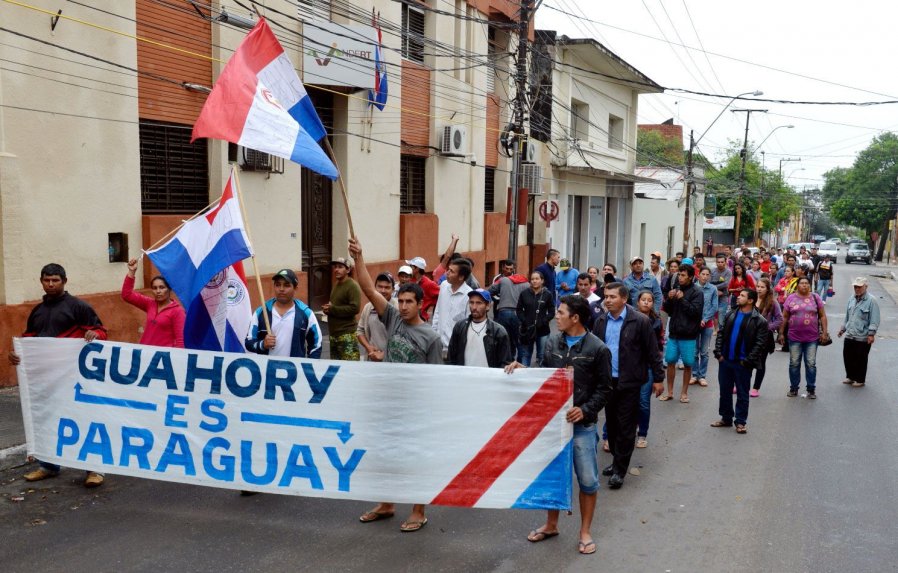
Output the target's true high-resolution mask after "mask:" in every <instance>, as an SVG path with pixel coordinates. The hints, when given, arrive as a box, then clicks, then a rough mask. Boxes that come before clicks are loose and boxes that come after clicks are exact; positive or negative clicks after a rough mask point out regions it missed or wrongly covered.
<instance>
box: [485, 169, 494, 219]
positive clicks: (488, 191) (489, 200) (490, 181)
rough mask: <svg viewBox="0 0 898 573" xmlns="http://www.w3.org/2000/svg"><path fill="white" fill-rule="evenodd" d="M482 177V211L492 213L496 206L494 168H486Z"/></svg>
mask: <svg viewBox="0 0 898 573" xmlns="http://www.w3.org/2000/svg"><path fill="white" fill-rule="evenodd" d="M484 171H485V173H484V175H483V210H484V212H486V213H492V212H493V211H494V210H495V208H496V207H495V205H496V168H495V167H487V168H486V169H485V170H484Z"/></svg>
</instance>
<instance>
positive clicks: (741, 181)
mask: <svg viewBox="0 0 898 573" xmlns="http://www.w3.org/2000/svg"><path fill="white" fill-rule="evenodd" d="M730 111H732V112H733V113H738V112H744V113H745V139H744V140H743V142H742V169H741V170H740V171H739V195H738V197H737V199H736V229H735V230H736V233H735V237H734V239H735V241H736V244H737V245H738V244H739V227H740V224H741V223H742V195H744V194H745V161H746V160H747V159H748V122H749V121H750V120H751V114H752V112H760V113H767V110H766V109H731V110H730Z"/></svg>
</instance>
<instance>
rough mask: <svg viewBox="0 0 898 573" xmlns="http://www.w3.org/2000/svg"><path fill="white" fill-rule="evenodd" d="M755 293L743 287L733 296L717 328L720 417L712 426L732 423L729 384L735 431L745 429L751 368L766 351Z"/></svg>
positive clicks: (763, 327) (724, 426)
mask: <svg viewBox="0 0 898 573" xmlns="http://www.w3.org/2000/svg"><path fill="white" fill-rule="evenodd" d="M757 300H758V293H757V291H754V290H749V289H745V290H743V291H742V292H740V293H739V296H737V297H736V306H737V308H735V309H734V310H732V311H731V312H730V313H729V314H727V316H726V318H725V319H724V320H723V324H721V325H720V329H719V330H718V331H717V342H716V343H715V345H714V357H715V358H717V360H718V362H720V368H719V369H718V374H717V379H718V380H719V383H720V408H719V412H720V419H719V420H717V421H716V422H713V423H712V424H711V427H712V428H729V427H731V426H732V425H733V418H734V412H733V386H735V387H736V411H735V421H736V432H737V433H739V434H744V433H746V432H747V431H748V429H747V428H746V427H745V424H746V423H747V422H748V402H749V400H748V391H749V388H750V386H751V371H752V368H757V367H758V366H760V365H761V362H762V360H763V354H764V353H765V352H767V349H766V346H767V321H766V320H764V317H762V316H761V315H760V313H759V312H758V310H757V309H756V308H755V302H757Z"/></svg>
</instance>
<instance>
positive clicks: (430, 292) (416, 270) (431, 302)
mask: <svg viewBox="0 0 898 573" xmlns="http://www.w3.org/2000/svg"><path fill="white" fill-rule="evenodd" d="M405 264H407V265H408V266H410V267H411V268H412V281H413V282H415V283H416V284H417V285H418V286H420V287H421V290H423V291H424V302H423V303H422V305H421V318H423V319H424V320H428V319H429V317H430V315H429V314H428V313H429V312H430V309H432V308H433V307H435V306H436V304H437V299H438V298H439V296H440V285H438V284H437V283H435V282H433V280H431V279H430V278H429V277H428V276H427V275H425V274H424V273H425V272H427V262H426V261H425V260H424V257H415V258H413V259H409V260H407V261H405Z"/></svg>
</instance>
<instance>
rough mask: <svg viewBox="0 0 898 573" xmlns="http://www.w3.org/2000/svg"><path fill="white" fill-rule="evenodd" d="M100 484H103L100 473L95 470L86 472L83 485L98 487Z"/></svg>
mask: <svg viewBox="0 0 898 573" xmlns="http://www.w3.org/2000/svg"><path fill="white" fill-rule="evenodd" d="M101 485H103V476H102V475H100V474H98V473H97V472H87V476H86V477H85V478H84V487H86V488H92V487H100V486H101Z"/></svg>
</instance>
